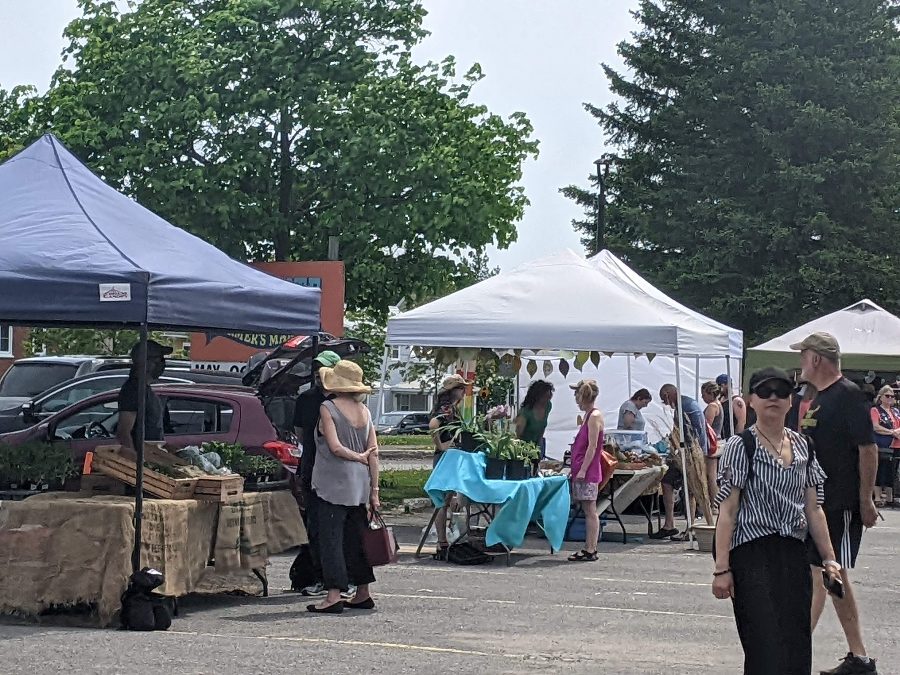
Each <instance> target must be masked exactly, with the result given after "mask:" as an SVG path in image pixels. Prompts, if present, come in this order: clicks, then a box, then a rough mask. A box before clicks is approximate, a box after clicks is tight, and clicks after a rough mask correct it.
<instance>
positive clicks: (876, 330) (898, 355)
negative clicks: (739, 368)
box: [747, 299, 900, 372]
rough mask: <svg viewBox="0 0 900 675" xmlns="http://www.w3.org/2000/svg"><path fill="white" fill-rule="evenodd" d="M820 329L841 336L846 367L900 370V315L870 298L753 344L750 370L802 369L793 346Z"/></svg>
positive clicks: (838, 337) (842, 354)
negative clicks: (764, 368) (769, 367)
mask: <svg viewBox="0 0 900 675" xmlns="http://www.w3.org/2000/svg"><path fill="white" fill-rule="evenodd" d="M820 331H823V332H826V333H831V334H832V335H834V336H835V337H836V338H837V341H838V344H839V345H840V346H841V365H842V367H843V368H844V369H845V370H887V371H893V372H900V318H898V317H897V316H895V315H893V314H891V313H890V312H888V311H887V310H885V309H883V308H881V307H879V306H878V305H876V304H875V303H874V302H872V301H871V300H868V299H865V300H860V301H859V302H857V303H854V304H852V305H850V306H848V307H844V308H843V309H841V310H838V311H837V312H832V313H831V314H827V315H825V316H823V317H819V318H818V319H814V320H813V321H810V322H809V323H805V324H803V325H802V326H800V327H799V328H795V329H793V330H791V331H788V332H787V333H785V334H784V335H781V336H779V337H777V338H775V339H773V340H769V341H768V342H764V343H763V344H761V345H758V346H756V347H751V348H750V349H748V350H747V369H748V370H749V369H751V368H753V369H755V368H758V367H762V366H772V365H774V366H780V367H782V368H788V369H793V368H798V367H799V366H800V357H799V355H798V354H797V352H796V351H793V350H792V349H791V347H790V346H791V345H792V344H796V343H798V342H800V341H801V340H803V338H805V337H806V336H807V335H810V334H811V333H816V332H820Z"/></svg>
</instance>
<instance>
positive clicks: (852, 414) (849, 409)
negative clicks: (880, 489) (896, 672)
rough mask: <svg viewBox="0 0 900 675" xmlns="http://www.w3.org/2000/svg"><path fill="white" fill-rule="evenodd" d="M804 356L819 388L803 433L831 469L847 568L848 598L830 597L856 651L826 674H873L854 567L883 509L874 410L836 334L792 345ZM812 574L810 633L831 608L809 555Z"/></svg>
mask: <svg viewBox="0 0 900 675" xmlns="http://www.w3.org/2000/svg"><path fill="white" fill-rule="evenodd" d="M791 349H793V350H796V351H799V352H800V365H801V372H800V379H801V380H803V381H804V382H809V383H810V384H811V385H813V386H814V387H815V388H816V392H817V393H816V396H815V398H814V399H813V401H812V404H811V405H810V407H809V409H808V410H807V411H806V414H805V415H804V416H803V419H802V420H801V421H800V428H801V430H802V432H803V433H805V434H807V435H808V436H809V437H810V438H812V440H813V443H814V444H815V450H816V458H817V459H818V460H819V463H820V464H821V465H822V468H823V469H824V470H825V473H826V474H827V476H828V478H827V480H826V481H825V502H824V504H823V507H822V508H823V509H824V511H825V519H826V521H827V522H828V530H829V532H830V534H831V542H832V545H833V546H834V550H835V553H836V554H837V558H836V560H837V561H838V562H839V563H840V565H841V568H842V569H841V579H842V581H843V585H844V595H843V597H842V598H838V597H835V596H832V601H833V604H834V608H835V611H836V612H837V615H838V619H839V620H840V622H841V628H843V630H844V636H845V637H846V638H847V645H848V646H849V648H850V651H849V652H848V654H847V656H845V657H844V658H843V659H842V661H841V664H840V665H838V666H837V667H836V668H834V669H832V670H828V671H822V672H823V673H832V674H834V675H852V674H853V673H875V672H876V669H875V661H874V659H871V658H869V656H868V655H867V654H866V648H865V644H864V643H863V637H862V627H861V624H860V620H859V610H858V608H857V605H856V597H855V594H854V591H853V585H852V584H851V583H850V576H849V570H851V569H853V567H854V566H855V564H856V556H857V554H858V553H859V547H860V544H861V542H862V533H863V528H864V527H874V526H875V523H876V522H877V520H878V509H877V508H876V507H875V502H874V501H873V500H872V492H873V490H874V488H875V473H876V470H877V468H878V446H876V445H875V439H874V430H873V428H872V418H871V417H870V414H869V405H868V404H867V403H866V401H865V399H864V398H863V395H862V392H861V391H860V388H859V387H858V386H856V385H855V384H854V383H853V382H851V381H850V380H848V379H847V378H846V377H844V375H843V373H842V372H841V348H840V345H839V344H838V341H837V339H835V337H834V336H833V335H831V334H830V333H823V332H820V333H813V334H812V335H809V336H808V337H806V338H805V339H804V340H803V341H802V342H798V343H796V344H792V345H791ZM810 562H811V564H812V566H813V567H812V577H813V603H812V628H813V630H815V628H816V624H817V623H818V621H819V618H820V617H821V616H822V611H823V610H824V608H825V587H824V585H823V584H822V574H821V572H822V570H821V568H822V563H821V559H820V558H819V557H818V556H817V555H816V552H815V551H812V550H811V551H810Z"/></svg>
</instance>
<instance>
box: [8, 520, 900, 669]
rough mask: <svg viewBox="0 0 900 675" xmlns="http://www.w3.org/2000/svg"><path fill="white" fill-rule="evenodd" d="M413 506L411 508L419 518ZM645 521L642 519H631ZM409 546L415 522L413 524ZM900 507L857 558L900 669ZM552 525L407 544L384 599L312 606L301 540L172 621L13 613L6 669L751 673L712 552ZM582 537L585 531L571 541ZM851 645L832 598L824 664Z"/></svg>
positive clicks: (881, 638)
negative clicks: (419, 551) (127, 626)
mask: <svg viewBox="0 0 900 675" xmlns="http://www.w3.org/2000/svg"><path fill="white" fill-rule="evenodd" d="M413 521H414V519H410V518H407V519H406V521H405V522H406V524H407V525H412V523H413ZM630 529H632V530H633V531H634V532H636V533H637V532H640V531H641V529H642V528H641V525H640V524H639V523H637V522H636V521H635V522H634V524H633V527H631V528H630ZM399 533H400V539H401V542H403V544H404V547H403V548H404V551H411V549H412V546H411V545H412V544H413V543H414V541H415V538H416V537H415V535H416V529H415V528H414V527H412V526H408V527H400V528H399ZM898 535H900V511H887V512H886V513H885V521H884V522H880V523H879V525H878V527H876V528H875V529H874V530H872V531H870V532H869V533H867V534H866V536H865V538H864V541H863V552H862V555H861V556H860V560H859V566H858V569H857V572H856V578H857V580H858V581H857V588H858V594H859V597H860V605H861V608H862V615H863V621H864V629H865V635H866V637H867V640H868V643H869V645H870V647H869V649H870V653H871V654H872V655H873V656H876V657H877V658H878V660H879V666H880V668H879V672H881V673H882V674H883V675H884V674H887V673H897V672H900V667H898V665H900V646H898V644H897V641H896V623H897V620H896V612H897V607H898V601H900V585H898V584H897V581H896V578H897V577H896V570H897V559H898V557H897V556H898V552H900V550H898V549H900V546H898V542H900V536H898ZM543 544H544V542H543V540H540V539H529V541H528V542H526V546H527V548H526V549H524V550H523V551H520V552H518V553H517V554H514V555H513V560H512V563H513V564H512V565H511V566H510V567H506V566H505V564H504V561H503V560H502V559H496V560H494V562H493V563H492V564H490V565H484V566H479V567H458V566H454V565H448V564H446V563H437V562H434V561H431V560H429V559H418V560H417V559H415V558H414V557H413V556H412V555H411V554H410V553H404V555H403V556H402V559H401V562H400V563H399V564H397V565H393V566H390V567H387V568H381V569H379V570H377V576H378V578H379V581H378V583H377V585H376V586H375V587H374V590H375V593H376V601H377V604H378V606H377V610H376V611H373V612H354V613H351V612H345V613H344V614H343V615H340V616H321V615H311V614H308V613H307V612H306V610H305V606H306V604H307V603H308V599H306V598H302V597H300V596H298V595H296V594H288V593H283V592H281V590H280V589H281V588H282V587H283V586H286V585H287V571H288V568H289V566H290V563H291V561H292V558H293V556H292V555H282V556H277V557H276V558H274V559H273V560H272V564H271V566H270V568H269V578H270V581H271V586H272V595H271V597H269V598H259V597H236V596H221V595H220V596H210V597H191V598H188V599H185V600H184V601H183V602H182V615H181V617H179V618H178V619H176V620H175V623H174V624H173V626H172V629H171V630H170V631H169V632H167V633H146V634H141V633H126V632H117V631H113V630H92V629H84V628H66V627H51V626H34V625H11V624H4V625H0V671H2V672H3V673H27V672H35V673H57V672H66V673H104V674H108V673H141V674H143V673H147V674H151V673H152V674H157V673H165V674H166V675H182V674H200V673H202V674H212V673H216V674H218V675H231V674H234V675H237V674H241V675H243V674H245V673H251V672H257V673H288V672H297V671H300V672H318V673H335V674H343V673H359V672H369V673H428V672H431V673H451V672H452V673H478V674H480V675H484V674H493V673H531V672H571V673H597V672H606V673H616V674H621V675H625V674H631V673H684V674H688V673H738V672H740V671H741V651H740V647H739V646H738V642H737V634H736V632H735V629H734V621H733V618H732V615H731V607H730V605H729V604H728V603H726V602H721V601H717V600H715V599H714V598H713V597H712V595H711V593H710V591H709V583H708V582H709V579H710V571H711V560H710V558H709V556H708V554H703V553H694V552H685V551H684V545H683V544H678V543H670V542H644V543H642V544H641V543H637V542H634V543H632V542H629V544H628V545H623V544H621V543H613V542H604V543H603V544H602V546H601V553H602V555H601V558H600V560H599V561H598V562H595V563H568V562H566V561H565V555H563V554H558V555H549V554H548V553H547V550H546V548H543ZM569 546H570V547H571V548H575V545H574V544H572V545H569ZM845 652H846V646H845V643H844V640H843V636H842V634H841V632H840V626H839V625H838V623H837V620H836V618H835V615H834V612H833V611H832V610H831V609H828V610H827V612H826V616H825V619H824V622H823V625H822V626H820V628H819V630H818V631H817V633H816V635H815V667H816V669H817V670H816V672H818V669H820V668H830V667H832V666H834V665H836V663H837V658H838V657H841V656H843V655H844V653H845Z"/></svg>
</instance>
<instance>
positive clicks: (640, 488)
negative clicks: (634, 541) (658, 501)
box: [597, 466, 666, 544]
mask: <svg viewBox="0 0 900 675" xmlns="http://www.w3.org/2000/svg"><path fill="white" fill-rule="evenodd" d="M665 473H666V467H664V466H648V467H646V468H642V469H616V470H615V472H614V473H613V477H612V478H611V479H610V481H609V482H608V483H607V484H606V486H605V487H604V488H603V490H602V491H601V492H600V495H599V497H598V499H597V513H599V514H601V515H602V514H603V513H605V512H606V511H610V512H611V513H612V515H613V517H614V518H615V519H616V522H618V524H619V527H620V528H621V530H622V543H623V544H625V543H627V541H628V535H627V533H626V531H625V524H624V523H623V522H622V517H621V515H620V514H621V512H622V511H624V510H625V509H627V508H628V507H629V506H631V504H632V503H633V502H634V501H635V500H637V499H639V498H640V497H642V496H644V495H646V494H653V493H654V491H655V490H656V489H657V488H658V487H659V482H660V481H661V480H662V477H663V475H665ZM640 505H641V509H643V511H644V516H645V517H646V518H647V534H648V535H649V534H652V533H653V522H652V512H653V508H652V507H651V508H650V509H649V510H648V509H647V507H646V505H645V504H644V503H643V502H640ZM657 513H658V508H657Z"/></svg>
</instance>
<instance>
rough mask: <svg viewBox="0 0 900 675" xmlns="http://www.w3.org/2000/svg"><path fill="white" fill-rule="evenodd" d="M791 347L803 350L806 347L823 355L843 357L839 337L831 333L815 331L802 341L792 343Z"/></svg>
mask: <svg viewBox="0 0 900 675" xmlns="http://www.w3.org/2000/svg"><path fill="white" fill-rule="evenodd" d="M791 349H795V350H797V351H801V352H802V351H803V350H804V349H809V350H810V351H814V352H816V354H821V355H822V356H830V357H832V358H841V347H840V345H839V344H838V341H837V338H835V337H834V335H832V334H831V333H813V334H812V335H809V336H807V337H806V338H804V339H803V341H802V342H798V343H796V344H793V345H791Z"/></svg>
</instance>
